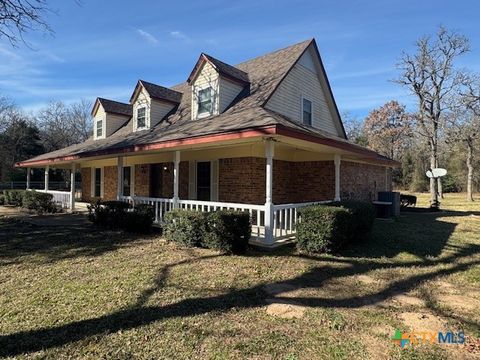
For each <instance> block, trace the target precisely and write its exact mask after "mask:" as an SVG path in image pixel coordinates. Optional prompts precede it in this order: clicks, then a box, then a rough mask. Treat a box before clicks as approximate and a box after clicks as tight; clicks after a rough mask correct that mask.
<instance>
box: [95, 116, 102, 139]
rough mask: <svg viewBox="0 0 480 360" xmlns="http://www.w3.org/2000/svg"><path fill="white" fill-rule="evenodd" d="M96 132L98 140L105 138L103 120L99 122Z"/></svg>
mask: <svg viewBox="0 0 480 360" xmlns="http://www.w3.org/2000/svg"><path fill="white" fill-rule="evenodd" d="M95 131H96V134H97V138H101V137H102V136H103V119H99V120H97V124H96V127H95Z"/></svg>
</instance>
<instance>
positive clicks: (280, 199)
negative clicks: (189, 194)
mask: <svg viewBox="0 0 480 360" xmlns="http://www.w3.org/2000/svg"><path fill="white" fill-rule="evenodd" d="M265 163H266V162H265V159H264V158H251V157H248V158H232V159H220V161H219V188H218V193H219V195H218V199H219V201H226V202H239V203H251V204H264V203H265ZM334 191H335V172H334V167H333V162H332V161H311V162H298V163H297V162H289V161H281V160H275V161H274V163H273V203H274V204H285V203H291V202H306V201H319V200H330V199H333V197H334Z"/></svg>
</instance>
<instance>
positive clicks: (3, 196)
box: [0, 194, 5, 205]
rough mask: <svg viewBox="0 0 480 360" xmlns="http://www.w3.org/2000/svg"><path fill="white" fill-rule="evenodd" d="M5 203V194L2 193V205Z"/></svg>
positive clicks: (0, 199)
mask: <svg viewBox="0 0 480 360" xmlns="http://www.w3.org/2000/svg"><path fill="white" fill-rule="evenodd" d="M4 204H5V195H3V194H0V205H4Z"/></svg>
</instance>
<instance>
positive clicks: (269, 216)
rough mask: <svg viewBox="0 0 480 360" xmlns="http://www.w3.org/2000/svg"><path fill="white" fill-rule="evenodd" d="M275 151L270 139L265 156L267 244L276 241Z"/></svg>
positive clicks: (266, 144)
mask: <svg viewBox="0 0 480 360" xmlns="http://www.w3.org/2000/svg"><path fill="white" fill-rule="evenodd" d="M274 152H275V146H274V143H273V141H271V140H268V141H266V143H265V158H266V160H267V162H266V167H265V171H266V182H265V195H266V196H265V242H266V244H267V245H272V244H273V242H274V241H275V238H274V234H273V230H274V229H273V222H274V213H273V201H272V192H273V155H274Z"/></svg>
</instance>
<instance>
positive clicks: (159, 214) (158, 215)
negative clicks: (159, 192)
mask: <svg viewBox="0 0 480 360" xmlns="http://www.w3.org/2000/svg"><path fill="white" fill-rule="evenodd" d="M120 201H125V202H128V203H129V204H130V205H132V207H135V205H138V204H148V205H152V206H153V208H154V209H155V220H154V222H155V223H156V224H161V223H162V222H163V216H164V215H165V213H166V212H168V211H170V210H172V209H173V200H172V199H163V198H151V197H141V196H121V197H120Z"/></svg>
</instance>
